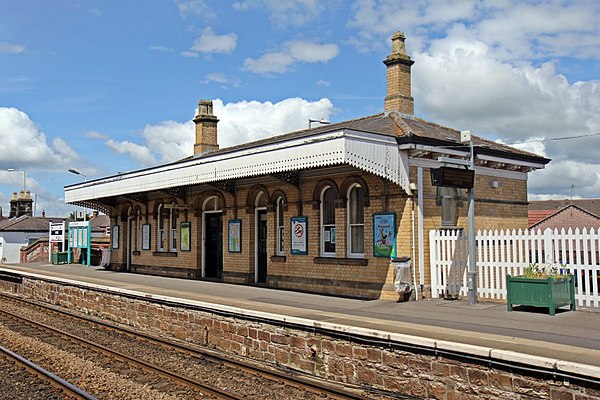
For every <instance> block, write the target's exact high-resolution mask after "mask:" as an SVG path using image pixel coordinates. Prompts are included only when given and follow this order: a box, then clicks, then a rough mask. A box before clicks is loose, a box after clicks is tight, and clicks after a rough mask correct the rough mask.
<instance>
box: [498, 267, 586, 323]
mask: <svg viewBox="0 0 600 400" xmlns="http://www.w3.org/2000/svg"><path fill="white" fill-rule="evenodd" d="M506 291H507V294H506V297H507V307H508V311H512V309H513V305H516V304H519V305H524V306H535V307H548V309H549V310H550V315H554V314H555V313H556V308H557V307H562V306H566V305H568V306H570V308H571V310H575V280H574V279H573V275H567V276H566V277H564V278H561V279H555V278H547V279H541V278H539V279H538V278H523V277H518V276H517V277H512V276H510V275H506Z"/></svg>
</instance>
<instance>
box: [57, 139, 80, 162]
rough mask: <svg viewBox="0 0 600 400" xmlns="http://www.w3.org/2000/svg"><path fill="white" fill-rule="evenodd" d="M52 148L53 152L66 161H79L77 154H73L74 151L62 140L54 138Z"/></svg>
mask: <svg viewBox="0 0 600 400" xmlns="http://www.w3.org/2000/svg"><path fill="white" fill-rule="evenodd" d="M52 148H53V149H54V151H56V152H57V153H58V154H60V155H61V156H62V157H63V158H65V159H67V160H70V161H79V160H81V157H80V156H79V154H77V152H75V150H73V149H72V148H71V146H69V144H68V143H67V142H66V141H65V140H64V139H62V138H55V139H54V140H52Z"/></svg>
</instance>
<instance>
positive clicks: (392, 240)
mask: <svg viewBox="0 0 600 400" xmlns="http://www.w3.org/2000/svg"><path fill="white" fill-rule="evenodd" d="M395 248H396V214H395V213H379V214H373V256H375V257H388V258H389V257H392V256H393V255H394V254H393V253H394V249H395Z"/></svg>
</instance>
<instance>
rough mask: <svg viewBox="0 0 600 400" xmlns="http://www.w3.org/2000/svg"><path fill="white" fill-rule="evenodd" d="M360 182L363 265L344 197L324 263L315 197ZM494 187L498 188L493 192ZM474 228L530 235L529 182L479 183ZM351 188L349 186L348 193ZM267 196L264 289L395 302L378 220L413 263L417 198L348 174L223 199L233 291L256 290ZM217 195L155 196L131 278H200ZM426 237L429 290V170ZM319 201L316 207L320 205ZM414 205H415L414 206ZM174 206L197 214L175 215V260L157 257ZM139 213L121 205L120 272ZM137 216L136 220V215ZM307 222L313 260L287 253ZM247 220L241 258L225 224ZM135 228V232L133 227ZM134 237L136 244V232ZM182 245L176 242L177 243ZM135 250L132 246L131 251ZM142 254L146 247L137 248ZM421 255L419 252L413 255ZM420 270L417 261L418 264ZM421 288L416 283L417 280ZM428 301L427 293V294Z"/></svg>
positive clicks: (197, 190)
mask: <svg viewBox="0 0 600 400" xmlns="http://www.w3.org/2000/svg"><path fill="white" fill-rule="evenodd" d="M354 178H359V179H360V180H361V182H362V184H364V185H365V186H366V188H367V189H368V193H369V204H368V205H367V206H366V208H365V210H364V212H365V214H364V215H365V221H364V223H365V225H364V250H365V254H364V259H363V260H362V261H361V260H356V259H351V258H350V257H349V254H348V250H347V243H348V238H347V230H346V226H347V223H346V222H347V208H346V203H345V201H344V199H345V197H346V195H347V193H339V196H338V201H337V202H336V228H337V229H336V231H337V234H336V256H335V257H334V258H332V259H323V258H322V257H321V254H320V247H321V245H320V236H321V235H320V208H319V201H318V199H319V197H318V196H317V195H316V194H315V193H317V192H318V191H319V190H320V188H321V186H322V185H323V183H324V182H325V181H327V182H329V184H330V185H332V186H333V187H335V188H336V190H337V191H339V192H343V191H344V188H345V187H347V184H348V181H349V180H352V179H354ZM410 180H411V182H416V168H415V167H411V170H410ZM492 181H496V182H497V185H495V186H497V187H492ZM475 184H476V227H477V229H491V228H493V229H502V228H526V227H527V182H526V181H525V180H517V179H508V178H493V177H489V176H485V175H477V176H476V183H475ZM344 185H346V186H344ZM260 192H264V193H265V195H266V197H267V210H268V212H267V226H268V249H267V251H268V264H267V271H268V277H267V284H268V285H269V286H271V287H279V288H286V289H294V290H303V291H310V292H318V293H328V294H336V295H349V296H357V297H365V298H387V299H392V298H396V296H397V295H396V293H395V292H394V290H393V286H392V283H393V269H392V268H390V265H389V259H385V258H378V257H374V256H373V218H372V216H373V214H374V213H381V212H394V213H395V214H396V224H397V255H398V256H403V255H406V256H410V257H412V256H413V245H415V246H416V243H413V238H415V241H416V237H417V231H416V226H417V223H416V221H415V228H414V232H413V220H412V218H413V209H415V207H416V198H412V197H411V196H408V195H407V194H406V193H405V192H404V190H403V189H401V188H400V187H399V186H397V185H394V184H392V183H390V182H385V181H384V180H383V179H381V178H379V177H377V176H374V175H371V174H367V173H364V172H361V171H359V170H356V169H353V168H350V167H347V168H337V169H331V170H322V171H321V172H316V171H311V172H310V173H303V174H301V175H300V185H299V188H298V187H296V186H294V185H291V184H288V183H284V182H282V181H279V180H276V179H274V178H268V177H265V178H260V179H254V180H250V181H247V182H238V183H236V188H235V197H234V196H233V195H232V194H230V193H227V192H225V191H221V192H217V193H221V194H222V196H223V198H222V203H223V208H222V209H223V212H224V214H223V248H222V252H223V280H225V281H227V282H235V283H253V282H254V277H255V241H254V236H255V229H256V227H255V223H256V222H255V219H256V217H255V207H254V206H255V203H254V202H255V198H256V196H257V195H258V193H260ZM214 193H215V189H214V188H207V187H194V188H190V189H188V192H187V193H186V195H185V201H182V200H181V199H177V198H170V197H168V196H165V195H164V194H163V195H162V197H161V195H160V194H154V196H150V197H149V198H148V201H147V211H145V210H144V214H143V217H142V223H150V224H151V243H152V246H151V249H150V250H139V251H138V252H136V253H134V254H132V255H131V263H132V271H134V272H142V273H151V274H160V275H169V276H178V277H187V278H198V277H201V268H202V251H203V246H202V229H203V227H202V224H203V219H202V204H203V201H204V199H206V198H207V197H208V196H211V195H214ZM275 193H282V194H283V195H284V196H285V199H286V202H285V203H286V207H285V211H284V221H285V223H284V224H285V225H284V226H285V233H284V236H285V251H284V255H283V257H276V253H275V249H276V243H275V239H276V220H275V219H276V212H275V201H276V198H275V197H276V195H275ZM421 195H422V196H423V199H424V231H425V232H424V233H425V235H424V236H425V246H424V247H425V249H424V250H425V253H424V254H425V260H424V263H425V276H424V279H425V282H426V283H427V284H428V283H429V281H430V277H429V275H430V274H429V259H428V257H429V244H428V232H429V230H431V229H439V228H440V227H441V209H440V207H439V206H438V205H436V188H435V187H433V186H431V184H430V180H429V170H428V169H424V188H423V193H422V194H421ZM315 196H316V200H315ZM413 200H414V202H413ZM161 202H164V203H166V204H170V203H172V202H176V203H183V204H186V205H192V207H193V210H192V209H190V210H183V209H182V210H179V211H178V213H177V227H178V231H177V232H178V235H179V228H180V223H181V222H182V221H190V222H191V226H192V231H191V250H190V251H180V250H179V249H178V250H177V251H176V252H158V251H157V240H156V238H157V226H158V224H157V220H156V210H157V208H158V204H160V203H161ZM130 210H133V211H135V207H134V204H131V203H129V202H125V203H122V204H120V205H119V207H118V210H117V214H118V215H119V217H118V218H117V219H118V224H119V226H120V245H119V249H116V250H114V251H113V252H112V259H111V261H112V263H113V264H114V265H115V266H118V267H119V268H123V266H124V264H125V261H126V250H125V249H126V238H127V234H128V232H127V225H128V224H127V215H128V213H129V212H131V211H130ZM458 214H459V218H458V224H457V225H458V227H463V228H466V226H467V202H466V199H465V201H463V206H462V207H461V208H459V210H458ZM133 215H135V212H134V213H133ZM300 215H302V216H305V217H307V218H308V241H309V242H308V255H293V254H291V253H290V246H289V235H290V232H289V225H290V222H289V221H290V218H291V217H295V216H300ZM234 218H237V219H241V220H242V241H241V247H242V252H241V253H230V252H229V251H228V239H229V238H228V221H229V220H230V219H234ZM134 225H135V224H134ZM134 229H135V228H133V229H132V235H133V237H136V232H135V230H134ZM178 243H179V237H178ZM132 246H133V245H132ZM139 247H140V249H141V246H139ZM416 254H417V255H418V252H416ZM413 265H418V259H414V260H413ZM417 280H419V277H418V276H417ZM426 294H427V295H429V292H428V291H427V292H426Z"/></svg>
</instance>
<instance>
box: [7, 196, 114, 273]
mask: <svg viewBox="0 0 600 400" xmlns="http://www.w3.org/2000/svg"><path fill="white" fill-rule="evenodd" d="M15 195H16V193H15V194H14V195H13V200H11V204H10V206H11V207H10V208H11V213H10V216H9V217H8V218H4V217H2V216H1V215H0V262H1V263H3V264H12V263H19V262H47V261H48V253H49V251H50V249H49V242H48V231H49V224H50V223H61V222H66V223H67V226H68V223H69V220H68V219H67V218H63V217H46V215H45V213H44V212H42V216H41V217H34V216H32V215H31V207H28V206H30V205H31V201H30V200H31V197H30V196H28V195H25V196H20V197H18V196H15ZM20 200H23V201H20ZM28 200H29V201H28ZM0 213H1V211H0ZM13 214H14V215H13ZM17 214H19V215H18V216H16V215H17ZM90 221H91V226H92V232H91V236H92V248H94V249H99V250H101V249H104V248H108V244H109V243H110V218H109V217H108V216H107V215H99V214H98V213H97V212H94V213H93V215H92V216H91V217H90ZM55 250H58V249H55Z"/></svg>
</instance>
